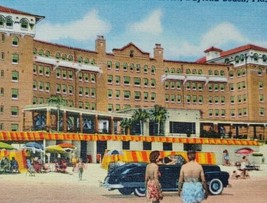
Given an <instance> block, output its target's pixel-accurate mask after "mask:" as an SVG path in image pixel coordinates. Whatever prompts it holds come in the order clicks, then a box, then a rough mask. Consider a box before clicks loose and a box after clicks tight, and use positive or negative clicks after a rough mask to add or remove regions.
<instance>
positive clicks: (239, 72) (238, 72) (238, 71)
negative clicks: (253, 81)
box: [237, 69, 242, 77]
mask: <svg viewBox="0 0 267 203" xmlns="http://www.w3.org/2000/svg"><path fill="white" fill-rule="evenodd" d="M241 75H242V73H241V70H240V69H238V70H237V76H238V77H240V76H241Z"/></svg>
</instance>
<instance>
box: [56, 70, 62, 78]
mask: <svg viewBox="0 0 267 203" xmlns="http://www.w3.org/2000/svg"><path fill="white" fill-rule="evenodd" d="M60 76H61V71H60V69H58V68H57V69H56V77H57V78H60Z"/></svg>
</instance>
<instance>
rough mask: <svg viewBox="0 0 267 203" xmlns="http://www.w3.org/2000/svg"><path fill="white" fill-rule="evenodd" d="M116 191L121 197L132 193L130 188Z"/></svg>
mask: <svg viewBox="0 0 267 203" xmlns="http://www.w3.org/2000/svg"><path fill="white" fill-rule="evenodd" d="M118 190H119V192H120V193H121V194H122V195H130V194H132V193H133V191H134V190H133V189H132V188H120V189H118Z"/></svg>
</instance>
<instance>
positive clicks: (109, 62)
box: [107, 61, 112, 69]
mask: <svg viewBox="0 0 267 203" xmlns="http://www.w3.org/2000/svg"><path fill="white" fill-rule="evenodd" d="M107 68H108V69H111V68H112V62H111V61H108V62H107Z"/></svg>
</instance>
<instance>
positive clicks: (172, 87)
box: [170, 81, 175, 89]
mask: <svg viewBox="0 0 267 203" xmlns="http://www.w3.org/2000/svg"><path fill="white" fill-rule="evenodd" d="M170 86H171V89H174V88H175V83H174V82H173V81H172V82H171V84H170Z"/></svg>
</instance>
